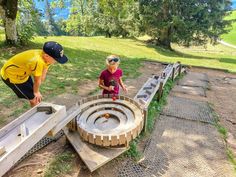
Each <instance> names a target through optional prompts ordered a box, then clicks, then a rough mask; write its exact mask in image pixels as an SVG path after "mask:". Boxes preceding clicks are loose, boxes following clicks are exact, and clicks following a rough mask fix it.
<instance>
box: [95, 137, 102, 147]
mask: <svg viewBox="0 0 236 177" xmlns="http://www.w3.org/2000/svg"><path fill="white" fill-rule="evenodd" d="M95 144H96V145H99V146H101V145H102V137H101V136H98V135H96V137H95Z"/></svg>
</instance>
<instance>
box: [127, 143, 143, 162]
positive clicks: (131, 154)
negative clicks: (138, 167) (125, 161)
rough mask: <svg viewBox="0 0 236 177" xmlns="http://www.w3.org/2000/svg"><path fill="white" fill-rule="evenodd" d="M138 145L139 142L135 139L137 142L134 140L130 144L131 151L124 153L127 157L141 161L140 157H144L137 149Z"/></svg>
mask: <svg viewBox="0 0 236 177" xmlns="http://www.w3.org/2000/svg"><path fill="white" fill-rule="evenodd" d="M137 145H138V140H137V139H135V140H132V141H131V142H130V143H129V146H130V148H129V150H128V151H126V152H125V153H124V155H125V156H127V157H132V158H135V160H139V159H140V157H141V156H142V154H141V152H140V151H139V150H138V148H137Z"/></svg>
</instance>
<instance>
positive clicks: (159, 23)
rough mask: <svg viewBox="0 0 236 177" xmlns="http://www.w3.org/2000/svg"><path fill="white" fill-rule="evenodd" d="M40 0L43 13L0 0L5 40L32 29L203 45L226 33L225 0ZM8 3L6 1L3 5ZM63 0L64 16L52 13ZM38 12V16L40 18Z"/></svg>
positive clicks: (27, 0) (27, 35) (29, 0)
mask: <svg viewBox="0 0 236 177" xmlns="http://www.w3.org/2000/svg"><path fill="white" fill-rule="evenodd" d="M44 2H45V15H44V16H43V14H42V13H41V12H40V11H39V10H37V9H36V8H35V4H34V1H33V0H0V16H1V17H2V19H3V24H4V27H5V31H6V41H7V42H8V43H16V42H17V41H25V42H27V40H30V39H31V38H32V37H33V36H34V35H73V36H94V35H105V36H106V37H112V36H120V37H133V36H139V35H143V34H147V35H149V36H151V37H152V41H153V42H154V43H155V44H157V45H162V46H164V47H167V48H169V49H171V43H177V44H180V45H185V46H190V45H204V44H206V43H207V42H208V41H209V39H210V41H211V42H213V43H214V42H216V40H217V39H218V38H219V36H220V35H221V34H223V33H226V32H227V31H226V30H225V29H226V28H225V27H226V26H227V25H229V24H230V21H225V20H224V17H225V16H226V15H227V13H229V10H230V6H231V1H230V0H220V1H219V0H208V1H205V0H56V1H53V2H50V1H49V0H44ZM9 4H10V5H9ZM65 4H69V8H70V14H69V17H68V19H59V20H58V19H57V20H55V19H54V8H56V7H57V8H64V7H65ZM42 16H43V18H42Z"/></svg>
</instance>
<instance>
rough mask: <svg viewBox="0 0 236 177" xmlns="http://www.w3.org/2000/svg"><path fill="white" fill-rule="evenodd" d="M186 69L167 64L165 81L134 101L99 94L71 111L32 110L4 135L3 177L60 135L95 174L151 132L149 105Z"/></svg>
mask: <svg viewBox="0 0 236 177" xmlns="http://www.w3.org/2000/svg"><path fill="white" fill-rule="evenodd" d="M184 70H185V69H184V68H183V67H182V66H181V64H180V63H176V64H169V65H167V66H166V67H165V69H164V71H163V72H162V74H161V75H160V76H157V75H155V76H153V77H152V78H149V79H148V80H147V82H146V83H145V84H144V85H143V87H142V88H141V89H140V90H139V92H138V93H137V95H136V96H135V97H134V99H132V98H128V97H126V96H118V97H117V99H116V100H115V101H113V100H112V98H111V97H110V96H102V95H98V96H92V97H88V98H85V99H82V100H79V101H78V102H77V103H76V104H75V105H74V106H73V107H72V108H70V109H69V110H68V111H66V109H65V106H59V105H53V104H50V103H42V104H40V105H38V106H36V107H34V108H32V109H31V110H29V111H28V112H26V113H25V114H23V115H22V116H20V117H19V118H17V119H16V120H15V121H13V122H11V123H10V124H8V125H6V126H5V127H3V128H2V129H1V130H0V176H2V175H3V174H5V173H6V172H7V171H8V170H9V169H10V168H11V167H12V166H13V165H14V164H16V163H17V161H18V160H19V159H20V158H21V157H22V156H24V154H26V153H27V151H29V150H30V149H31V148H32V147H33V146H34V145H35V144H36V143H37V142H38V141H39V140H40V139H42V138H43V137H44V136H45V135H51V136H54V135H56V133H58V132H59V131H60V130H64V133H65V135H66V137H67V139H68V140H69V141H70V143H71V144H72V145H73V147H74V148H75V150H76V151H77V152H78V154H79V155H80V157H81V158H82V160H83V161H84V162H85V164H86V165H87V166H88V168H89V170H90V171H94V170H96V169H97V168H99V167H100V166H102V165H104V164H105V163H107V162H108V161H110V160H112V159H113V158H115V157H117V156H118V155H120V154H121V153H123V152H124V151H126V150H127V149H128V148H129V147H128V145H129V142H130V141H131V140H132V139H135V138H136V137H137V136H138V135H139V134H140V132H141V131H142V130H144V131H145V130H146V128H145V127H146V120H147V116H148V115H147V112H148V106H149V104H150V103H151V101H152V100H153V98H154V97H155V95H157V96H158V98H160V97H161V95H162V91H163V88H164V85H165V84H166V82H167V80H168V79H169V78H171V79H172V80H173V79H174V78H175V77H176V76H177V75H180V74H181V73H182V72H183V71H184ZM106 115H108V117H107V116H106ZM86 142H87V143H86ZM92 144H94V145H97V146H100V147H101V148H99V147H97V148H96V147H93V145H92ZM102 147H117V148H115V149H114V148H113V149H108V148H106V149H104V148H102Z"/></svg>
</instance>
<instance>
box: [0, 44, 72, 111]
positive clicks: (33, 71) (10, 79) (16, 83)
mask: <svg viewBox="0 0 236 177" xmlns="http://www.w3.org/2000/svg"><path fill="white" fill-rule="evenodd" d="M67 61H68V58H67V57H66V56H65V55H64V52H63V48H62V46H61V45H60V44H59V43H57V42H53V41H49V42H46V43H45V44H44V46H43V50H40V49H39V50H27V51H25V52H22V53H19V54H17V55H15V56H13V57H12V58H10V59H9V60H8V61H7V62H6V63H5V64H4V65H3V67H2V69H1V77H2V80H3V82H4V83H5V84H6V85H7V86H8V87H10V88H11V89H12V90H13V91H14V92H15V94H16V95H17V96H18V97H19V98H24V99H27V100H29V102H30V105H31V106H32V107H33V106H35V105H37V104H38V103H40V102H41V100H42V95H41V93H40V91H39V88H40V85H41V83H42V82H43V81H44V80H45V78H46V74H47V71H48V67H49V65H51V64H54V63H55V62H58V63H61V64H64V63H66V62H67ZM31 76H33V78H34V81H33V80H32V78H31Z"/></svg>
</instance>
